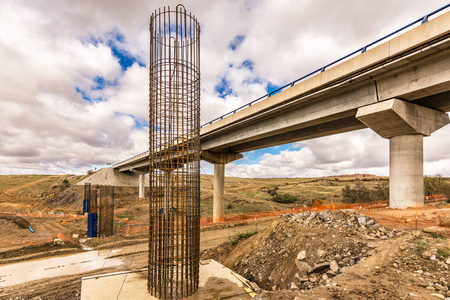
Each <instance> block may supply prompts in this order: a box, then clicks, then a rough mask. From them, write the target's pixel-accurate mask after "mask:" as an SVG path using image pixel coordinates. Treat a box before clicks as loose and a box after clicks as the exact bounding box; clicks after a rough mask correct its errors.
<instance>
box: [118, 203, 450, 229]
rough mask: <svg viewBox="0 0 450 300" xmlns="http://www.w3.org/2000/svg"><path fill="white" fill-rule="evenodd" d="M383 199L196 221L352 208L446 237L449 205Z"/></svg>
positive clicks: (202, 223) (234, 220)
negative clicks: (396, 205) (404, 204)
mask: <svg viewBox="0 0 450 300" xmlns="http://www.w3.org/2000/svg"><path fill="white" fill-rule="evenodd" d="M388 205H389V203H388V201H387V200H382V201H371V202H362V203H340V202H334V201H324V200H315V201H314V203H313V205H312V207H301V208H294V209H287V210H281V211H275V210H274V211H268V212H255V213H246V214H228V215H225V216H224V220H223V222H221V223H213V218H212V217H204V218H201V220H200V226H201V227H210V226H217V225H227V224H233V223H242V222H249V221H256V220H258V219H264V218H271V217H277V216H280V215H282V214H287V213H293V214H296V213H300V212H302V211H319V212H320V211H323V210H326V209H329V210H340V209H354V210H357V211H360V212H361V213H362V214H364V215H366V216H369V217H372V218H374V219H376V220H377V221H378V222H379V223H380V224H382V225H383V226H387V227H394V228H403V229H424V228H427V227H432V228H436V227H439V228H438V229H439V233H440V234H444V235H447V236H449V237H450V205H448V206H440V207H436V206H423V207H412V208H407V209H391V208H389V207H388ZM147 231H148V224H144V223H143V222H140V221H134V223H132V222H131V221H129V222H127V226H124V227H120V228H118V230H117V232H118V233H119V234H124V235H132V234H141V233H143V232H147Z"/></svg>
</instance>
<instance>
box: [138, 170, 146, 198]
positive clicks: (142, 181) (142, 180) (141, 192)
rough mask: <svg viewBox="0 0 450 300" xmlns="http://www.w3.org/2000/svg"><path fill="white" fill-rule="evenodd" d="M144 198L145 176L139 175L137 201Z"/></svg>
mask: <svg viewBox="0 0 450 300" xmlns="http://www.w3.org/2000/svg"><path fill="white" fill-rule="evenodd" d="M144 197H145V174H139V199H144Z"/></svg>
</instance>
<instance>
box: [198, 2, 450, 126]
mask: <svg viewBox="0 0 450 300" xmlns="http://www.w3.org/2000/svg"><path fill="white" fill-rule="evenodd" d="M448 7H450V4H447V5H445V6H443V7H441V8H439V9H436V10H435V11H433V12H431V13H429V14H426V15H425V16H423V17H421V18H419V19H417V20H415V21H413V22H411V23H409V24H407V25H405V26H403V27H402V28H399V29H397V30H395V31H394V32H391V33H389V34H388V35H386V36H384V37H382V38H379V39H378V40H376V41H373V42H371V43H369V44H367V45H365V46H364V47H361V48H359V49H357V50H355V51H353V52H352V53H349V54H347V55H345V56H343V57H341V58H339V59H337V60H335V61H333V62H332V63H329V64H327V65H325V66H323V67H321V68H318V69H316V70H314V71H312V72H310V73H308V74H306V75H304V76H302V77H300V78H298V79H296V80H294V81H292V82H290V83H288V84H286V85H284V86H282V87H280V88H278V89H276V90H274V91H271V92H269V93H267V94H265V95H264V96H262V97H259V98H258V99H255V100H253V101H251V102H249V103H247V104H244V105H242V106H241V107H238V108H236V109H235V110H232V111H230V112H228V113H226V114H224V115H222V116H220V117H217V118H215V119H213V120H211V121H209V122H207V123H205V124H203V125H201V126H200V128H203V127H205V126H208V125H211V124H212V123H215V122H217V121H220V120H222V119H223V118H225V117H228V116H230V115H233V114H235V113H236V112H238V111H240V110H242V109H244V108H247V107H250V106H252V105H253V104H255V103H257V102H259V101H261V100H263V99H266V98H269V97H270V96H272V95H275V94H277V93H279V92H281V91H283V90H285V89H287V88H290V87H292V86H294V85H295V84H297V83H299V82H300V81H303V80H305V79H306V78H309V77H310V76H312V75H314V74H316V73H322V72H324V71H325V70H326V69H327V68H328V67H331V66H333V65H336V64H337V63H339V62H342V61H343V60H345V59H347V58H349V57H350V56H353V55H355V54H358V53H364V52H366V51H367V48H369V47H371V46H373V45H375V44H378V43H379V42H381V41H384V40H386V39H388V38H389V37H391V36H393V35H395V34H397V33H399V32H400V31H403V30H405V29H407V28H409V27H411V26H413V25H415V24H417V23H419V22H421V24H423V23H426V22H428V18H429V17H431V16H433V15H435V14H437V13H438V12H441V11H443V10H445V9H446V8H448Z"/></svg>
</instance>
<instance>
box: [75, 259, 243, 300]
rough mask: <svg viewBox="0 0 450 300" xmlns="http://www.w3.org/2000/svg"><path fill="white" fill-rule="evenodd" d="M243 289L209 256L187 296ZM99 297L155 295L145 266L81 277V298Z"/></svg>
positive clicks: (207, 299)
mask: <svg viewBox="0 0 450 300" xmlns="http://www.w3.org/2000/svg"><path fill="white" fill-rule="evenodd" d="M237 276H239V275H237ZM241 278H242V277H241ZM242 293H245V290H244V284H243V283H242V282H241V281H240V280H239V279H237V278H236V277H235V276H234V275H232V274H231V270H230V269H228V268H226V267H225V266H223V265H222V264H220V263H218V262H216V261H214V260H208V261H207V264H200V282H199V289H198V291H197V293H195V294H194V295H192V296H190V297H188V298H186V300H218V299H220V298H223V297H228V296H232V295H237V294H242ZM98 299H117V300H139V299H148V300H152V299H157V298H155V297H152V296H151V295H149V294H148V292H147V270H140V271H137V272H118V273H111V274H105V275H101V276H98V277H97V276H90V277H84V278H83V279H82V283H81V300H98ZM227 299H230V300H237V299H250V297H249V296H248V295H246V294H243V295H238V296H236V297H230V298H227Z"/></svg>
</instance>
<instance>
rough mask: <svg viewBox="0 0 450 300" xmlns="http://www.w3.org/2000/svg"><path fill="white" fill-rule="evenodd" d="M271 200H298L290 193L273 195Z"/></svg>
mask: <svg viewBox="0 0 450 300" xmlns="http://www.w3.org/2000/svg"><path fill="white" fill-rule="evenodd" d="M271 200H272V201H274V202H277V203H295V202H297V201H298V197H296V196H294V195H291V194H282V195H276V196H273V197H272V199H271Z"/></svg>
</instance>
